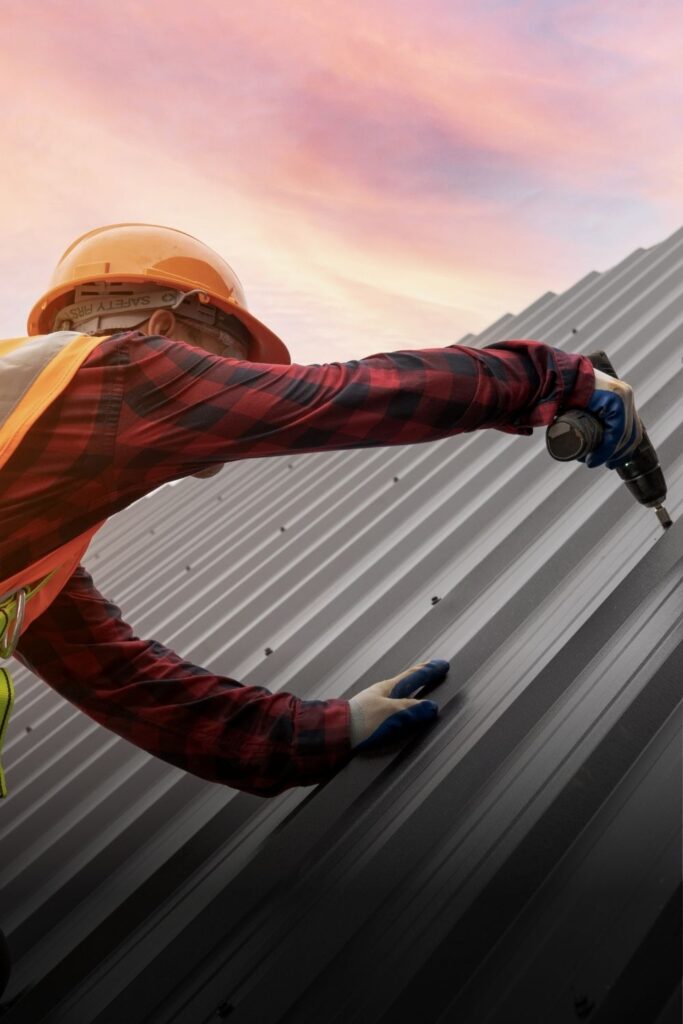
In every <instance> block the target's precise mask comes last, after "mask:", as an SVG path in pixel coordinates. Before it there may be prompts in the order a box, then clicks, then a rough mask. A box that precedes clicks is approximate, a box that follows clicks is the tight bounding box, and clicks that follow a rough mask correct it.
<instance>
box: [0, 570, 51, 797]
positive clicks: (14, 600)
mask: <svg viewBox="0 0 683 1024" xmlns="http://www.w3.org/2000/svg"><path fill="white" fill-rule="evenodd" d="M56 572H57V569H53V570H52V572H50V573H48V574H47V576H45V577H44V578H43V579H42V580H41V581H40V583H37V584H36V585H35V586H34V587H20V588H19V590H17V591H15V592H14V593H13V594H6V595H5V596H4V597H3V598H0V658H10V657H11V656H12V654H13V653H14V651H15V649H16V646H17V643H18V641H19V634H20V633H21V626H22V623H23V619H24V608H25V607H26V601H30V599H31V598H32V597H33V595H34V594H37V593H38V591H39V590H40V588H41V587H43V586H45V584H46V583H47V581H48V580H49V579H50V578H51V577H52V576H53V575H54V574H55V573H56ZM11 627H13V628H12V634H11V636H10V628H11ZM13 704H14V684H13V682H12V677H11V675H10V674H9V670H8V669H6V668H0V755H2V745H3V743H4V742H5V735H6V733H7V726H8V724H9V716H10V712H11V711H12V706H13ZM5 796H7V786H6V784H5V772H4V769H3V767H2V762H1V761H0V797H5Z"/></svg>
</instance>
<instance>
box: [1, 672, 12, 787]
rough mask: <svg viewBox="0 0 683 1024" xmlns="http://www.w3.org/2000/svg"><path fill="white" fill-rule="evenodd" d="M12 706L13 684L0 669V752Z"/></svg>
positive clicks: (2, 773)
mask: <svg viewBox="0 0 683 1024" xmlns="http://www.w3.org/2000/svg"><path fill="white" fill-rule="evenodd" d="M13 704H14V684H13V683H12V677H11V675H10V674H9V672H8V671H7V669H6V668H0V752H1V751H2V745H3V743H4V742H5V734H6V732H7V726H8V724H9V716H10V712H11V710H12V705H13ZM5 796H7V785H6V783H5V771H4V769H3V767H2V762H0V797H5Z"/></svg>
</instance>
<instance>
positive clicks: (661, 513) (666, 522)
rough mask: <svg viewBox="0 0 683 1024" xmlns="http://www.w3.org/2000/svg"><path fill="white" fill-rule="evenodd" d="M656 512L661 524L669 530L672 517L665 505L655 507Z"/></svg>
mask: <svg viewBox="0 0 683 1024" xmlns="http://www.w3.org/2000/svg"><path fill="white" fill-rule="evenodd" d="M655 512H656V513H657V518H658V519H659V521H660V523H661V524H662V527H663V528H664V529H665V530H666V529H668V527H669V526H671V516H670V515H669V513H668V512H667V511H666V509H665V508H664V506H663V505H656V506H655Z"/></svg>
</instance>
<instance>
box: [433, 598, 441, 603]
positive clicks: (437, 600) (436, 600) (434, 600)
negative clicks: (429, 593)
mask: <svg viewBox="0 0 683 1024" xmlns="http://www.w3.org/2000/svg"><path fill="white" fill-rule="evenodd" d="M440 600H441V598H440V597H433V598H432V604H438V603H439V601H440Z"/></svg>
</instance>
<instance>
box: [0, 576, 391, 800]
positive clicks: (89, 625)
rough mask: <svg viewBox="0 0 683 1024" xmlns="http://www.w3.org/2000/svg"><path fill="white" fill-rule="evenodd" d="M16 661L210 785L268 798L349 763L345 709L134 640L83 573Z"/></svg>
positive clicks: (31, 633) (23, 643) (25, 640)
mask: <svg viewBox="0 0 683 1024" xmlns="http://www.w3.org/2000/svg"><path fill="white" fill-rule="evenodd" d="M16 655H17V658H18V660H19V661H20V662H21V663H22V664H23V665H24V666H25V667H26V668H28V669H29V670H30V671H32V672H34V673H35V675H37V676H39V677H40V678H42V679H43V680H45V682H47V683H49V685H50V686H51V687H52V688H53V689H55V690H56V691H57V692H58V693H60V694H61V695H62V696H63V697H65V698H66V700H68V701H70V702H71V703H72V704H74V705H75V706H76V707H77V708H80V709H81V711H84V712H85V713H86V714H87V715H89V716H90V717H91V718H93V719H94V720H95V721H96V722H99V723H100V725H103V726H105V727H106V728H107V729H110V730H112V731H113V732H115V733H118V735H119V736H122V737H123V738H124V739H126V740H129V741H130V742H131V743H134V744H135V745H136V746H138V747H142V748H143V749H144V750H147V751H149V753H151V754H154V755H155V756H156V757H160V758H162V759H163V760H165V761H168V762H169V763H170V764H173V765H176V766H178V767H180V768H183V769H184V770H185V771H188V772H191V773H192V774H194V775H198V776H200V777H201V778H204V779H208V780H210V781H211V782H219V783H223V784H225V785H228V786H232V787H234V788H236V789H242V790H245V791H246V792H249V793H256V794H258V795H260V796H274V795H276V794H277V793H280V792H282V791H283V790H285V789H289V788H290V787H292V786H310V785H313V784H314V783H318V782H322V781H325V780H327V779H328V778H329V777H330V776H331V775H333V774H334V773H335V772H336V771H337V770H338V769H339V768H340V767H341V766H342V765H343V764H345V763H346V762H347V761H348V759H349V757H350V756H351V719H350V708H349V703H348V701H345V700H325V701H323V700H301V699H299V698H298V697H295V696H293V695H292V694H290V693H271V692H270V691H269V690H266V689H264V688H263V687H260V686H246V685H242V684H241V683H239V682H237V681H236V680H234V679H230V678H228V677H227V676H222V675H218V674H216V673H215V672H211V671H209V670H208V669H205V668H200V667H199V666H197V665H194V664H192V663H191V662H189V661H184V660H183V659H182V658H180V657H179V656H178V655H177V654H175V653H174V652H173V651H171V650H169V649H168V648H167V647H164V646H163V644H160V643H158V642H157V641H155V640H141V639H139V637H137V636H136V635H135V634H134V632H133V630H132V629H131V627H130V626H129V625H128V624H127V623H126V622H124V621H123V619H122V618H121V612H120V609H119V608H118V607H116V605H114V604H112V603H111V602H109V601H107V600H106V599H105V598H104V597H103V596H102V595H101V594H100V593H99V591H98V590H97V589H96V588H95V586H94V584H93V581H92V577H91V576H90V575H89V574H88V572H87V571H86V570H85V569H84V568H83V567H79V568H78V569H77V570H76V571H75V572H74V574H73V576H72V577H71V579H70V580H69V582H68V583H67V585H66V587H65V588H64V589H63V590H62V591H61V593H60V594H59V595H58V596H57V598H56V599H55V601H54V602H53V603H52V604H51V605H50V606H49V608H47V609H46V611H44V612H43V614H42V615H40V616H39V617H38V618H37V619H36V620H35V621H34V622H33V623H32V624H31V625H30V626H29V628H28V629H27V630H26V631H25V632H24V633H23V634H22V635H21V638H20V640H19V645H18V648H17V651H16ZM386 713H387V714H389V713H390V712H389V711H387V712H386Z"/></svg>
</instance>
